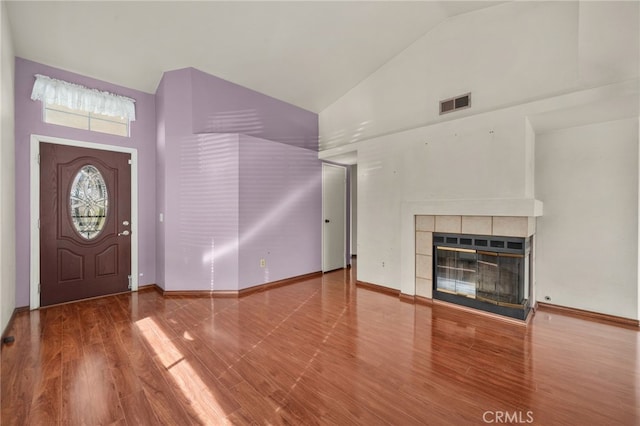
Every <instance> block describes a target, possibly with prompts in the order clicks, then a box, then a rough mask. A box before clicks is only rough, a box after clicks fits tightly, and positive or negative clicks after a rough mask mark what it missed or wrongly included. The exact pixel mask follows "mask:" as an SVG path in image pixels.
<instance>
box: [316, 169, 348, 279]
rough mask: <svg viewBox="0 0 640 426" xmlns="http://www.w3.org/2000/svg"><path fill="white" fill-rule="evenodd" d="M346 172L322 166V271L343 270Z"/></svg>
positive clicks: (344, 261)
mask: <svg viewBox="0 0 640 426" xmlns="http://www.w3.org/2000/svg"><path fill="white" fill-rule="evenodd" d="M346 185H347V170H346V169H345V168H344V167H341V166H334V165H332V164H323V165H322V215H323V219H324V223H323V228H322V271H324V272H327V271H332V270H334V269H339V268H344V267H345V266H346V253H345V250H346V242H347V239H346V216H347V214H346V213H347V212H346V202H347V194H346V190H347V188H346Z"/></svg>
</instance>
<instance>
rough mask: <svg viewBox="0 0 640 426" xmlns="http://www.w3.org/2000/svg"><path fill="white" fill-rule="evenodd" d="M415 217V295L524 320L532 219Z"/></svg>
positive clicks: (528, 295)
mask: <svg viewBox="0 0 640 426" xmlns="http://www.w3.org/2000/svg"><path fill="white" fill-rule="evenodd" d="M414 217H415V294H416V295H417V296H422V297H430V298H433V299H434V300H441V301H445V302H449V303H455V304H458V305H462V306H466V307H470V308H474V309H480V310H483V311H487V312H491V313H494V314H499V315H503V316H507V317H511V318H515V319H518V320H525V319H526V317H527V315H528V313H529V310H530V308H531V305H532V303H533V302H532V301H533V300H534V297H533V285H532V283H533V280H532V279H531V274H532V267H531V266H532V264H533V250H532V243H533V238H534V233H535V217H528V216H471V215H415V216H414Z"/></svg>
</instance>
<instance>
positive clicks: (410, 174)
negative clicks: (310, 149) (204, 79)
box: [319, 1, 640, 318]
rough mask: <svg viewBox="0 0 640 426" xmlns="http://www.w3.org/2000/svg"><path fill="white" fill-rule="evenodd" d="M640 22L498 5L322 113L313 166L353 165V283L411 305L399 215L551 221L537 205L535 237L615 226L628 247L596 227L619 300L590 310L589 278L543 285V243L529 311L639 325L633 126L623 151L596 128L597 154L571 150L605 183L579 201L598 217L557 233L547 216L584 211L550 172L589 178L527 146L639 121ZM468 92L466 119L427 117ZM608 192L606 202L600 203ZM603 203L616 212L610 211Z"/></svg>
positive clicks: (618, 139) (569, 7)
mask: <svg viewBox="0 0 640 426" xmlns="http://www.w3.org/2000/svg"><path fill="white" fill-rule="evenodd" d="M639 12H640V4H639V3H638V2H615V1H611V2H589V1H585V2H570V1H568V2H506V3H502V4H499V5H497V6H495V7H491V8H487V9H483V10H480V11H477V12H473V13H468V14H464V15H460V16H457V17H454V18H452V19H449V20H447V21H445V22H443V23H442V24H440V25H439V26H438V27H436V28H434V29H433V30H432V31H430V32H429V33H427V34H425V35H424V36H423V37H421V38H420V39H418V40H417V41H416V42H415V43H414V44H412V45H411V46H409V47H408V48H407V49H406V50H405V51H403V52H402V53H400V54H399V55H398V56H396V57H395V58H393V59H392V60H390V61H389V62H388V63H387V64H385V65H384V66H383V67H381V68H380V69H379V70H377V71H376V72H375V73H373V74H372V75H371V76H369V77H368V78H367V79H365V80H363V81H362V82H361V83H360V84H358V85H357V86H356V87H354V88H353V89H352V90H350V91H349V92H348V93H346V94H345V95H344V96H343V97H342V98H341V99H339V100H338V101H336V102H335V103H334V104H332V105H331V106H329V107H328V108H327V109H325V110H324V111H322V112H321V113H320V115H319V120H320V150H321V152H320V157H321V158H323V159H327V160H331V156H332V155H335V156H340V155H347V154H348V153H349V152H350V151H357V157H358V161H357V163H358V204H359V205H358V209H359V214H358V228H359V232H358V279H359V280H361V281H366V282H371V283H374V284H379V285H383V286H387V287H390V288H395V289H400V288H401V287H402V290H403V291H404V292H408V293H407V294H412V293H411V292H410V290H411V289H410V288H408V287H407V288H405V287H406V286H411V285H413V280H412V278H411V277H412V276H413V273H412V271H413V268H408V269H409V273H408V274H409V275H410V277H409V279H405V280H404V281H403V278H401V277H403V276H405V275H407V272H406V271H405V269H407V268H403V267H401V264H402V263H401V253H400V251H401V247H403V245H402V242H401V235H404V234H403V231H402V230H407V229H409V228H411V229H412V227H413V222H411V221H409V220H407V219H406V218H405V219H403V216H402V211H403V208H404V209H406V208H408V207H407V206H411V205H414V204H415V205H420V203H423V204H424V203H425V202H426V203H429V205H439V203H440V204H442V203H444V204H445V205H454V204H455V203H453V204H451V203H450V202H449V201H450V200H469V201H471V202H472V204H473V203H475V202H476V201H477V200H480V201H479V202H481V203H484V204H486V205H488V206H491V205H496V204H495V201H496V199H508V200H517V199H521V200H527V199H529V200H530V199H532V198H533V197H534V196H535V198H541V197H542V196H545V197H550V198H549V201H550V203H551V204H550V206H549V209H550V210H548V209H547V205H546V203H547V200H545V199H542V201H543V202H544V203H545V206H544V216H543V219H542V222H541V223H542V225H543V228H544V226H545V222H544V221H545V220H547V216H546V215H547V213H548V214H549V215H550V216H549V219H548V221H547V224H546V226H547V228H546V229H549V228H548V227H549V226H551V225H553V224H554V223H555V225H557V231H558V233H557V234H555V236H554V240H553V241H556V240H557V241H562V240H569V241H571V240H576V239H582V240H583V239H584V238H585V237H584V235H583V234H582V230H583V229H582V228H580V227H579V226H578V225H581V226H583V227H584V226H586V225H593V224H594V222H595V221H596V220H600V219H602V220H604V221H607V220H610V219H612V218H618V219H621V220H622V222H624V227H625V228H626V229H627V231H626V232H627V234H625V235H624V236H623V235H621V234H620V229H621V227H622V225H619V224H617V225H610V226H609V225H607V226H609V228H608V230H609V231H610V232H608V233H605V234H604V235H599V236H598V237H596V239H595V240H594V241H598V243H599V245H600V251H603V252H607V253H608V255H607V257H606V259H607V260H608V261H610V265H609V266H607V268H606V270H607V271H608V272H611V271H612V270H613V269H616V270H618V268H615V267H614V265H615V266H617V265H622V263H623V262H626V263H625V264H624V265H622V267H621V268H619V271H618V272H616V273H615V274H613V273H612V272H611V273H612V274H613V275H614V276H615V277H616V279H615V280H613V281H612V280H609V281H608V285H609V286H610V287H615V288H616V291H609V295H608V296H607V297H608V299H607V298H605V297H600V296H601V294H600V292H599V291H601V290H598V291H595V293H589V292H590V291H591V288H592V287H596V285H595V284H596V282H597V283H598V285H600V284H602V280H601V279H600V278H602V273H600V272H598V273H594V274H591V275H589V276H586V275H587V274H582V273H581V275H580V279H573V281H572V282H570V283H566V282H564V281H563V282H560V281H555V280H554V281H553V282H552V281H550V280H549V278H548V275H549V274H550V273H551V272H552V271H554V270H555V269H557V268H559V266H556V263H557V262H556V259H555V258H554V255H555V254H556V253H555V252H554V251H553V250H552V251H551V252H550V253H547V254H546V257H545V255H544V254H542V255H541V253H544V250H545V245H544V244H545V238H546V239H547V244H549V243H551V241H550V240H549V239H548V238H549V237H548V235H547V234H543V239H542V241H541V242H540V244H539V245H538V258H537V263H538V265H539V267H540V268H541V269H542V271H543V273H542V274H541V275H540V274H538V275H537V281H538V282H541V281H542V282H543V283H544V284H541V285H540V287H539V288H538V291H537V294H538V299H540V298H542V297H544V295H545V291H546V292H547V293H549V294H550V295H551V296H552V303H558V304H561V305H567V306H574V307H578V308H583V309H590V310H595V311H600V312H606V313H610V314H613V315H619V316H624V317H628V318H637V316H638V310H637V304H638V282H637V274H638V273H637V271H636V268H637V267H638V257H637V251H638V241H637V239H638V237H637V232H636V230H637V229H638V224H637V211H638V205H637V204H638V203H637V202H638V192H637V181H638V167H637V163H638V150H637V142H638V141H637V118H636V119H635V120H636V129H635V132H636V137H635V139H634V141H635V142H634V143H635V145H634V146H632V147H631V145H630V144H631V142H630V138H631V136H632V134H631V133H629V132H630V130H629V129H628V127H629V124H628V123H627V124H624V125H622V124H620V125H613V127H612V126H610V125H595V126H594V127H593V129H598V130H599V136H598V140H600V141H606V142H601V143H602V144H603V145H602V146H600V145H598V144H596V143H595V139H594V138H595V136H591V137H590V138H587V141H588V142H587V143H585V144H584V145H580V148H582V149H584V148H588V149H585V150H584V152H582V151H581V150H580V149H577V148H578V146H575V148H576V149H577V151H576V155H577V158H582V157H581V156H583V157H586V160H588V161H589V162H590V164H591V166H592V168H593V167H597V168H596V170H597V171H598V173H600V177H601V178H602V179H601V180H600V181H595V182H593V184H592V186H594V187H593V188H592V193H591V195H590V197H591V198H590V201H591V202H592V203H591V204H598V207H597V208H596V209H595V210H593V209H592V207H590V209H592V210H587V211H585V213H584V214H583V217H584V218H585V219H584V220H583V221H578V223H573V222H572V223H567V224H566V225H567V226H562V225H558V222H554V220H556V219H554V218H555V217H556V216H554V214H555V213H554V209H556V208H558V207H559V206H561V207H562V208H563V209H572V208H574V207H575V206H581V207H582V208H586V207H585V203H583V202H576V203H575V204H570V203H568V202H567V201H566V200H569V199H571V200H573V198H574V195H573V192H572V191H573V190H574V189H579V188H578V186H577V182H574V181H572V184H571V185H568V186H559V187H554V186H553V184H552V182H553V180H554V177H556V176H557V174H558V173H559V172H560V169H558V167H560V166H559V165H558V163H557V162H558V161H564V163H563V164H562V166H564V167H566V169H564V171H565V172H566V173H567V174H568V175H570V176H572V175H574V174H576V175H582V174H584V173H585V172H586V170H585V169H584V166H583V165H582V164H580V163H579V162H576V161H573V160H571V159H570V157H564V158H563V157H560V158H557V159H551V160H550V159H549V158H551V157H553V155H551V154H553V152H554V151H553V150H550V151H548V154H549V156H544V155H542V153H544V151H543V152H542V153H537V155H536V149H537V148H536V146H537V145H536V144H537V135H536V132H537V131H539V129H542V128H545V129H546V131H549V129H559V128H564V127H574V126H578V125H588V124H592V123H599V122H605V121H610V120H614V119H622V118H628V117H637V116H638V111H637V110H638V75H639V74H638V71H639V68H640V67H639V63H640V55H639V53H638V50H639V49H638V47H639V44H638V43H639V42H638V36H637V35H638V33H639V32H640V25H639V21H640V19H639V18H640V13H639ZM466 92H471V93H472V101H471V102H472V106H471V108H469V109H466V110H462V111H459V112H455V113H452V114H445V115H443V116H439V115H438V100H440V99H444V98H448V97H451V96H455V95H459V94H463V93H466ZM628 100H631V101H628ZM607 105H608V106H607ZM625 123H626V122H625ZM587 128H588V127H587ZM585 129H586V128H585ZM570 132H578V130H575V129H574V130H571V131H570ZM608 132H612V134H611V137H609V136H607V133H608ZM560 133H561V132H558V134H560ZM548 137H551V136H545V137H544V138H543V142H542V144H543V148H542V149H544V145H546V142H545V141H546V139H545V138H548ZM610 139H615V142H612V152H609V153H606V155H605V153H604V152H601V151H602V147H603V146H607V145H606V144H608V141H609V140H610ZM629 148H630V149H631V151H628V149H629ZM625 150H627V156H626V157H625V158H624V159H623V158H621V157H622V153H623V152H625ZM566 154H567V155H568V153H566ZM599 154H602V155H605V157H603V158H604V159H605V160H606V161H605V162H604V163H603V164H602V165H600V164H599V163H598V162H595V163H594V161H595V159H596V158H597V155H599ZM607 156H609V157H607ZM548 157H549V158H548ZM620 162H622V163H620ZM547 173H549V176H546V174H547ZM590 176H593V175H590ZM629 179H631V181H629ZM629 182H631V184H630V183H629ZM538 185H542V189H540V190H538V188H537V186H538ZM611 185H613V188H614V191H613V193H611V192H609V190H608V189H607V188H608V187H609V186H611ZM623 188H624V189H623ZM609 189H610V188H609ZM634 191H635V192H634ZM579 193H584V191H582V192H579ZM538 194H540V196H538ZM612 197H613V198H615V197H619V198H624V197H627V198H624V199H625V200H626V201H625V202H616V203H612ZM618 201H620V200H618ZM603 203H604V204H607V210H603V208H602V207H601V205H602V204H603ZM634 203H635V204H634ZM499 204H500V203H498V204H497V205H499ZM507 204H509V203H507ZM591 204H590V205H591ZM449 214H457V213H454V212H451V213H449ZM561 217H564V216H561ZM630 221H631V222H634V223H633V224H631V223H629V222H630ZM627 225H629V226H627ZM576 227H577V228H576ZM543 232H545V231H543ZM406 234H407V235H410V236H411V235H413V234H412V232H409V231H407V232H406ZM611 235H615V236H616V238H618V239H617V240H615V239H611ZM584 250H585V251H586V252H583V254H584V255H585V256H586V257H585V259H589V260H588V261H585V260H584V259H582V258H572V259H567V261H568V263H567V264H565V265H562V267H563V268H564V269H565V270H566V271H570V270H575V269H578V270H580V269H581V268H583V267H584V266H585V265H589V266H590V265H597V264H596V263H594V257H593V256H594V255H595V253H594V252H593V251H589V250H591V249H584ZM620 251H622V252H624V253H625V254H624V255H622V256H619V257H616V258H615V259H613V257H614V256H613V254H612V253H616V252H620ZM634 256H635V257H634ZM536 272H537V271H536ZM545 273H547V275H545ZM564 278H566V279H565V281H566V280H568V279H569V276H565V277H564ZM401 283H404V284H402V285H401ZM585 290H586V291H585ZM618 290H619V291H618ZM594 294H595V297H594V296H593V295H594ZM592 299H598V300H597V301H596V300H592ZM623 299H624V300H623Z"/></svg>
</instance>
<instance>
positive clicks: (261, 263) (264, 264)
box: [260, 259, 267, 268]
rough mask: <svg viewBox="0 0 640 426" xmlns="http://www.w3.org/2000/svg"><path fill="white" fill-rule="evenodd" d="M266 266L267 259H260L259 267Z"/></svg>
mask: <svg viewBox="0 0 640 426" xmlns="http://www.w3.org/2000/svg"><path fill="white" fill-rule="evenodd" d="M266 266H267V261H266V260H264V259H260V267H261V268H265V267H266Z"/></svg>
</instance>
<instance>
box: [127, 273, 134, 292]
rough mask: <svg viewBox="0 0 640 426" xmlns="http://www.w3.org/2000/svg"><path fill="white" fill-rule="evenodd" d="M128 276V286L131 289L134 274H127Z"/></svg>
mask: <svg viewBox="0 0 640 426" xmlns="http://www.w3.org/2000/svg"><path fill="white" fill-rule="evenodd" d="M127 278H129V286H128V287H127V288H128V289H129V290H131V281H132V280H133V276H132V275H127Z"/></svg>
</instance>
